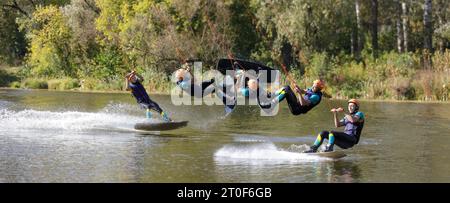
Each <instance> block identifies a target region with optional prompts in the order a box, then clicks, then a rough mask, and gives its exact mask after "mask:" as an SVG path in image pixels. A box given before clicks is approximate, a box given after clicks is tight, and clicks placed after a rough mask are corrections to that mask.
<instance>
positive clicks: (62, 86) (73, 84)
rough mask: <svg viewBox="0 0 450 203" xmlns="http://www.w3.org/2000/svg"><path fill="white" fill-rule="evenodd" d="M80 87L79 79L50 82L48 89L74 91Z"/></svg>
mask: <svg viewBox="0 0 450 203" xmlns="http://www.w3.org/2000/svg"><path fill="white" fill-rule="evenodd" d="M79 87H80V83H79V82H78V80H77V79H72V78H64V79H53V80H49V81H48V89H51V90H72V89H76V88H79Z"/></svg>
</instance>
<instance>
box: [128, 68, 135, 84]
mask: <svg viewBox="0 0 450 203" xmlns="http://www.w3.org/2000/svg"><path fill="white" fill-rule="evenodd" d="M127 79H128V81H130V82H132V83H135V82H136V81H137V76H136V72H134V71H132V72H131V73H129V74H128V75H127Z"/></svg>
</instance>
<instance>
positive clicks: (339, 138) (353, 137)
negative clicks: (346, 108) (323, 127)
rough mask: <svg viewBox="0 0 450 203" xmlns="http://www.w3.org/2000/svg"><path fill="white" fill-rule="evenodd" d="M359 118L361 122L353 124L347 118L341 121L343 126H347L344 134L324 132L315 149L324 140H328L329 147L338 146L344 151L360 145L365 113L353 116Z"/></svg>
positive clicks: (319, 137) (318, 138) (319, 136)
mask: <svg viewBox="0 0 450 203" xmlns="http://www.w3.org/2000/svg"><path fill="white" fill-rule="evenodd" d="M354 115H356V116H358V117H359V121H358V122H355V123H352V122H350V121H349V120H347V118H346V117H344V118H343V119H341V120H340V121H339V123H340V125H341V126H345V129H344V132H338V131H331V132H329V131H322V132H321V133H320V134H319V135H318V136H317V139H316V141H315V142H314V145H313V146H315V147H317V148H318V147H319V146H320V145H321V144H322V142H323V140H324V139H328V145H329V146H331V147H332V146H333V145H334V144H336V145H337V146H339V147H340V148H342V149H348V148H350V147H353V146H354V145H355V144H358V142H359V138H360V136H361V132H362V129H363V127H364V113H362V112H359V111H357V112H356V113H353V114H352V116H354Z"/></svg>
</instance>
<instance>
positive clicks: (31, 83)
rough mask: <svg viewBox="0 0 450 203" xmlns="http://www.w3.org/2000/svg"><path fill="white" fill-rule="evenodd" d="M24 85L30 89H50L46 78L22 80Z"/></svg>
mask: <svg viewBox="0 0 450 203" xmlns="http://www.w3.org/2000/svg"><path fill="white" fill-rule="evenodd" d="M22 87H23V88H30V89H48V83H47V81H46V80H44V79H34V78H28V79H25V80H24V81H23V82H22Z"/></svg>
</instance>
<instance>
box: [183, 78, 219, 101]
mask: <svg viewBox="0 0 450 203" xmlns="http://www.w3.org/2000/svg"><path fill="white" fill-rule="evenodd" d="M213 83H214V78H213V79H211V80H207V81H203V82H202V84H201V85H197V84H195V83H191V82H190V81H189V80H187V81H185V80H180V81H177V85H178V86H179V87H180V88H181V89H182V90H183V91H185V92H187V93H188V94H189V95H191V96H194V97H197V98H203V97H204V96H206V95H207V94H205V93H208V94H210V93H214V89H213V90H212V91H211V92H208V91H205V90H206V88H208V87H209V86H210V85H212V84H213Z"/></svg>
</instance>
